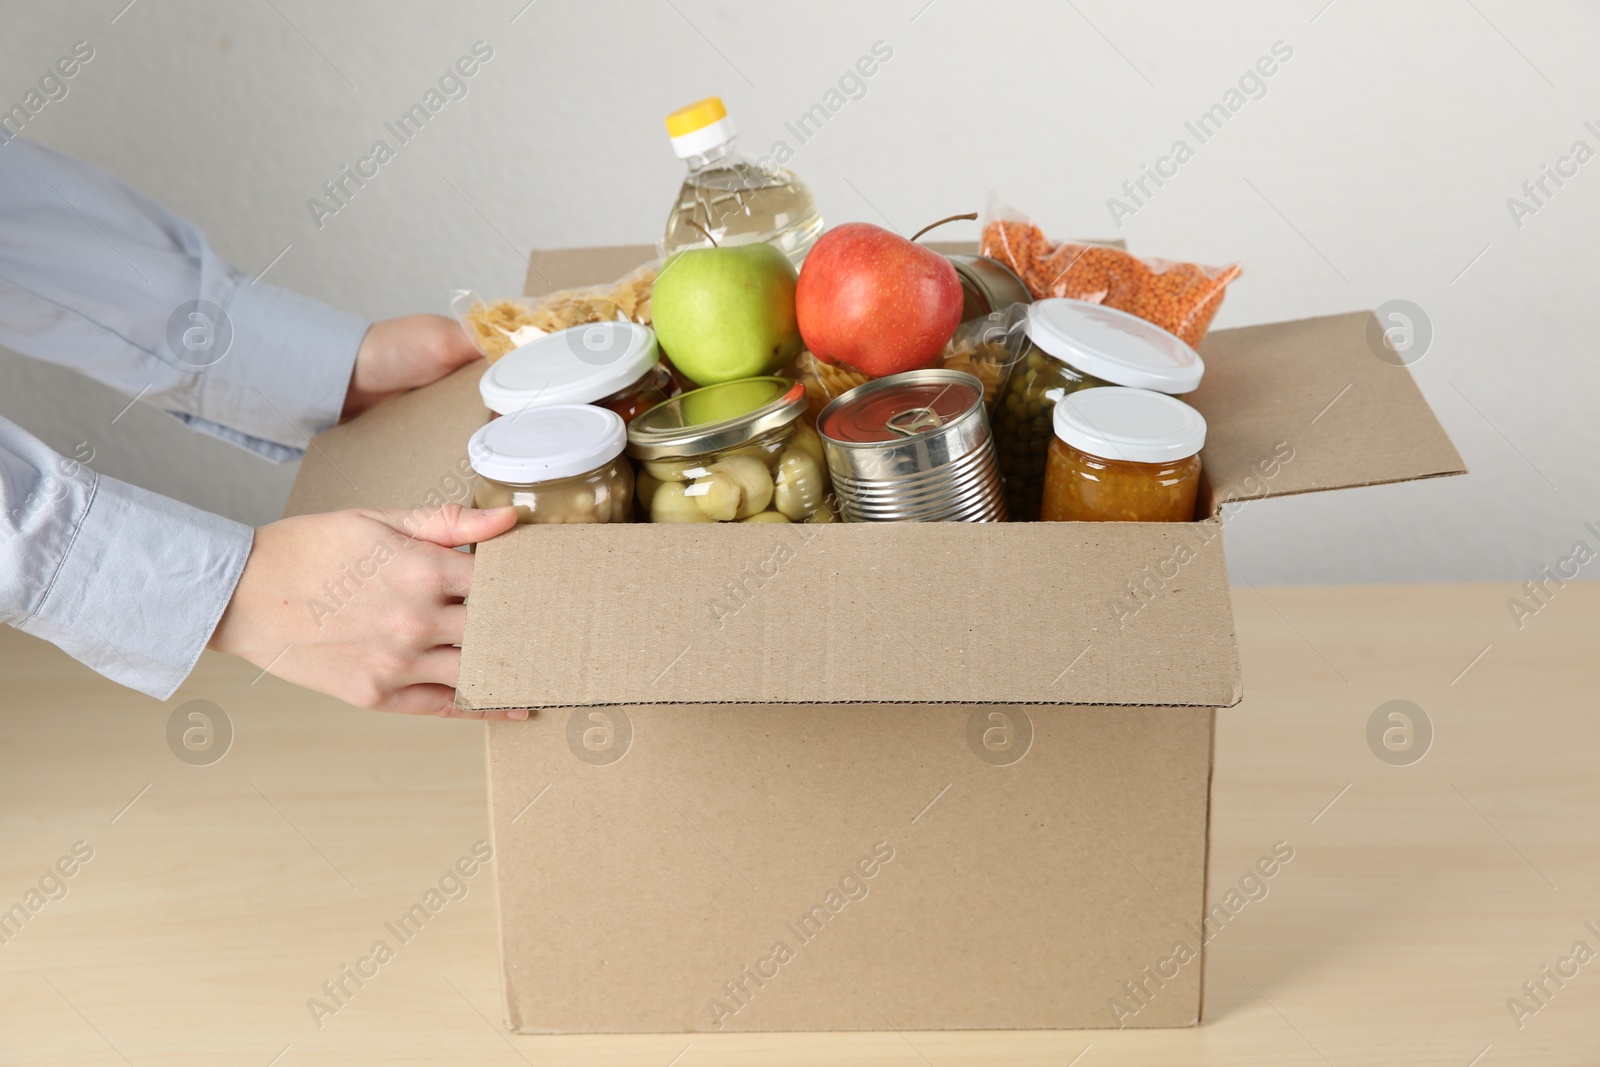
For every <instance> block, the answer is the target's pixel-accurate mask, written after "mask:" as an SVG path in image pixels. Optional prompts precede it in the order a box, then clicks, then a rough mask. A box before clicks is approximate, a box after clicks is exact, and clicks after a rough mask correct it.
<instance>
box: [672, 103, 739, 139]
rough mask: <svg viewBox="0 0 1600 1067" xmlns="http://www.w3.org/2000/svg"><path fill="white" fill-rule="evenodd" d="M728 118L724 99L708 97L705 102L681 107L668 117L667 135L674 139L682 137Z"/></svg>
mask: <svg viewBox="0 0 1600 1067" xmlns="http://www.w3.org/2000/svg"><path fill="white" fill-rule="evenodd" d="M727 117H728V109H727V108H726V107H724V106H723V105H722V97H720V96H708V97H706V98H705V99H704V100H696V101H695V102H694V103H692V104H690V105H689V106H688V107H680V108H679V109H678V110H676V111H674V112H673V113H672V114H670V115H668V116H667V133H668V134H669V135H671V136H673V137H682V136H683V135H684V134H686V133H693V132H694V131H696V130H703V129H705V128H706V127H707V126H709V125H711V124H712V123H713V122H716V121H718V120H720V119H725V118H727Z"/></svg>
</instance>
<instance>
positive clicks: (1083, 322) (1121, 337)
mask: <svg viewBox="0 0 1600 1067" xmlns="http://www.w3.org/2000/svg"><path fill="white" fill-rule="evenodd" d="M1028 338H1029V339H1030V340H1032V341H1033V343H1034V344H1035V345H1037V346H1038V347H1039V350H1040V351H1042V352H1043V353H1044V354H1045V355H1047V356H1050V357H1051V358H1053V359H1058V360H1060V361H1061V362H1062V363H1066V364H1068V365H1069V366H1072V367H1076V368H1077V369H1078V370H1080V371H1082V372H1083V373H1084V374H1087V375H1090V376H1092V377H1095V378H1099V379H1100V380H1101V381H1103V382H1110V383H1111V384H1112V385H1126V386H1131V387H1133V388H1136V389H1154V390H1156V391H1157V392H1160V393H1172V394H1175V395H1177V394H1182V393H1190V392H1193V391H1194V389H1195V387H1196V386H1198V385H1199V384H1200V378H1201V376H1202V375H1204V374H1205V372H1206V365H1205V363H1204V362H1202V361H1201V359H1200V354H1199V353H1198V352H1196V351H1195V350H1194V349H1192V348H1190V347H1189V346H1188V345H1187V344H1185V343H1184V342H1183V340H1182V339H1181V338H1179V337H1178V336H1177V335H1176V334H1171V333H1168V332H1167V331H1166V330H1163V329H1162V328H1161V327H1159V326H1157V325H1156V324H1155V323H1153V322H1147V321H1146V320H1144V319H1141V318H1140V317H1139V316H1137V315H1130V314H1128V313H1127V312H1126V311H1121V310H1118V309H1117V308H1110V307H1106V306H1105V305H1104V304H1091V303H1089V302H1088V301H1087V300H1072V299H1070V298H1067V297H1051V298H1049V299H1048V300H1039V301H1035V302H1034V303H1033V304H1030V305H1029V306H1028Z"/></svg>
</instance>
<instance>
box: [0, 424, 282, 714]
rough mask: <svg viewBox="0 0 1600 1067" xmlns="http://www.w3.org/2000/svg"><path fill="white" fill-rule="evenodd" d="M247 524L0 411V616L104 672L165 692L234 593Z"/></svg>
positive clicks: (183, 673) (190, 663)
mask: <svg viewBox="0 0 1600 1067" xmlns="http://www.w3.org/2000/svg"><path fill="white" fill-rule="evenodd" d="M252 534H253V531H252V530H251V529H250V527H248V526H245V525H244V524H242V523H237V522H234V521H232V520H231V519H224V518H222V517H221V516H218V515H211V514H208V513H207V512H204V511H200V510H198V509H197V508H192V507H190V506H189V505H187V504H180V503H178V502H177V501H176V500H170V499H168V498H167V497H163V496H159V495H157V494H155V493H150V492H146V491H145V490H143V489H139V488H137V487H135V486H132V485H128V484H126V483H124V482H119V481H117V480H116V479H114V478H103V477H101V476H99V475H97V474H96V473H95V472H94V471H92V470H90V469H89V468H88V467H85V466H84V465H83V464H81V463H79V462H77V461H75V460H71V459H67V458H66V457H64V456H61V455H58V454H57V453H55V452H53V451H51V450H50V449H49V448H48V447H46V446H45V445H44V444H43V443H42V442H40V441H39V440H38V439H37V438H35V437H33V436H32V435H31V434H29V433H27V432H26V431H25V430H23V429H22V428H21V427H19V426H17V425H16V423H13V422H10V421H8V420H6V419H3V418H0V622H3V623H8V624H10V625H12V626H15V627H17V628H18V629H20V630H25V631H27V632H28V633H31V634H33V635H35V636H37V637H41V638H43V639H45V640H46V641H49V642H51V643H52V644H55V645H57V646H59V647H60V648H61V649H62V650H63V651H65V652H66V653H67V654H68V655H70V656H72V657H73V658H74V659H77V660H79V661H81V662H82V663H84V664H86V665H87V666H89V667H91V668H93V669H94V670H96V671H98V672H100V673H101V674H103V675H105V676H106V677H107V678H110V679H111V680H112V681H115V682H120V683H121V684H123V685H126V686H129V687H131V688H133V689H137V690H139V691H140V692H142V693H145V694H148V695H149V696H153V697H155V698H156V699H158V700H165V699H167V698H168V697H170V696H171V695H172V693H173V691H174V690H175V689H177V687H178V685H179V683H181V682H182V681H183V680H184V678H186V677H187V676H188V674H189V671H190V670H191V669H193V667H194V664H195V660H197V659H198V658H199V657H200V653H201V652H202V651H203V650H204V649H205V647H206V643H207V642H208V641H210V640H211V633H212V631H213V630H215V629H216V626H217V622H218V620H220V619H221V618H222V612H223V609H225V608H226V607H227V606H228V601H229V600H230V599H232V597H233V590H234V586H236V585H237V584H238V582H239V575H240V573H241V572H242V571H243V570H244V563H245V559H246V557H248V556H249V554H250V544H251V538H252Z"/></svg>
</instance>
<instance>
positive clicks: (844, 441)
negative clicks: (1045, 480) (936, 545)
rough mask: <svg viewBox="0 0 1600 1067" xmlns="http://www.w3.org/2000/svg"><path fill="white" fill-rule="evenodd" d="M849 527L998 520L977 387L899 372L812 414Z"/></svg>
mask: <svg viewBox="0 0 1600 1067" xmlns="http://www.w3.org/2000/svg"><path fill="white" fill-rule="evenodd" d="M817 430H818V432H819V433H820V434H821V435H822V448H823V452H824V454H825V455H826V457H827V460H828V471H829V473H830V475H831V476H832V478H833V487H834V492H835V493H836V494H837V496H838V499H839V510H840V513H841V516H842V517H843V518H844V519H845V521H847V522H1004V521H1005V518H1006V510H1005V494H1004V493H1003V492H1002V490H1001V486H1000V468H999V466H998V464H997V463H996V462H995V454H994V442H993V440H992V439H991V438H990V435H989V417H988V414H987V413H986V412H985V410H984V405H983V383H982V382H981V381H979V380H978V379H977V378H976V377H974V376H973V375H971V374H966V373H964V372H962V371H953V370H943V369H933V370H913V371H905V372H904V373H901V374H891V375H889V376H888V377H885V378H878V379H876V380H874V381H870V382H867V383H866V384H865V385H858V386H856V387H855V388H854V389H852V390H850V391H849V392H847V393H845V394H844V395H842V396H840V397H837V398H836V399H834V400H833V401H832V402H831V403H829V404H828V406H827V407H825V408H823V410H822V413H821V414H820V415H819V416H818V417H817Z"/></svg>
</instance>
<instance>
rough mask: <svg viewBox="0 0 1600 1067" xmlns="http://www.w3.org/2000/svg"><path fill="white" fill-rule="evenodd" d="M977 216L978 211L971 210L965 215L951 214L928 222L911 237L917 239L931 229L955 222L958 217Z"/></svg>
mask: <svg viewBox="0 0 1600 1067" xmlns="http://www.w3.org/2000/svg"><path fill="white" fill-rule="evenodd" d="M977 217H978V213H977V212H976V211H969V212H967V213H966V214H965V215H951V216H950V217H949V218H947V219H940V220H939V221H938V222H930V223H928V224H927V225H926V226H924V227H923V228H922V229H920V230H918V231H917V232H916V233H914V234H912V235H911V239H912V240H913V241H915V240H916V239H917V238H918V237H921V236H922V235H923V234H925V233H927V232H928V231H929V230H935V229H938V228H939V227H940V226H943V225H944V224H945V223H947V222H955V221H956V220H957V219H976V218H977Z"/></svg>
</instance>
